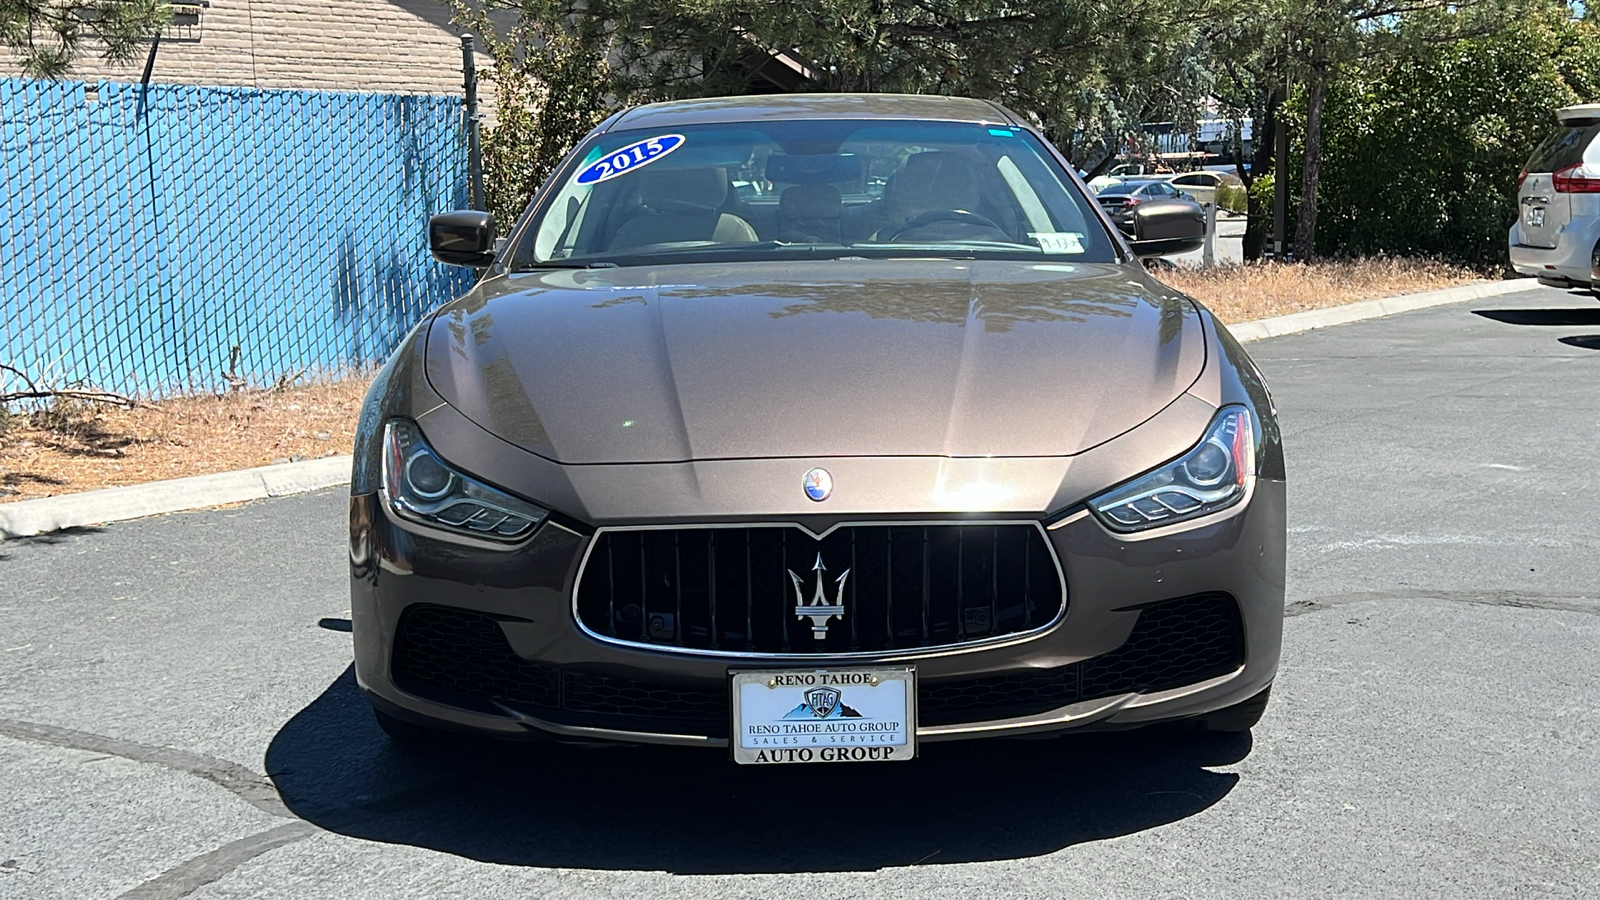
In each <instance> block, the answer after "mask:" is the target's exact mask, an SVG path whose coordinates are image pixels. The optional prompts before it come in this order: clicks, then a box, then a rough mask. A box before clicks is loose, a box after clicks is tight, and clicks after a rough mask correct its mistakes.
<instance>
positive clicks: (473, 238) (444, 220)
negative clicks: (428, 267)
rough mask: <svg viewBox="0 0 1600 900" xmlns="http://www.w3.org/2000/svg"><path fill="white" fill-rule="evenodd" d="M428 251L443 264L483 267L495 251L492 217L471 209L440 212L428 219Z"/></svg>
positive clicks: (491, 260) (489, 261) (491, 259)
mask: <svg viewBox="0 0 1600 900" xmlns="http://www.w3.org/2000/svg"><path fill="white" fill-rule="evenodd" d="M428 249H429V250H432V251H433V258H434V259H437V260H438V261H439V262H442V263H444V264H446V265H451V266H474V267H477V268H482V267H484V266H487V265H489V264H490V263H492V262H494V255H495V250H496V249H497V248H496V246H495V233H494V216H491V215H489V214H488V213H486V212H478V211H477V210H471V209H463V210H456V211H455V212H447V213H440V214H439V215H437V216H434V217H433V218H431V219H429V220H428Z"/></svg>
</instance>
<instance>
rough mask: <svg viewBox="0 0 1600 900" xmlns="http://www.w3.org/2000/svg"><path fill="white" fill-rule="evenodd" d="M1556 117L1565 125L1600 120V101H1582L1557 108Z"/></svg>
mask: <svg viewBox="0 0 1600 900" xmlns="http://www.w3.org/2000/svg"><path fill="white" fill-rule="evenodd" d="M1556 119H1557V121H1559V122H1560V123H1561V124H1563V125H1588V124H1590V123H1592V122H1596V121H1600V103H1580V104H1578V105H1577V106H1563V107H1562V108H1560V109H1558V110H1556Z"/></svg>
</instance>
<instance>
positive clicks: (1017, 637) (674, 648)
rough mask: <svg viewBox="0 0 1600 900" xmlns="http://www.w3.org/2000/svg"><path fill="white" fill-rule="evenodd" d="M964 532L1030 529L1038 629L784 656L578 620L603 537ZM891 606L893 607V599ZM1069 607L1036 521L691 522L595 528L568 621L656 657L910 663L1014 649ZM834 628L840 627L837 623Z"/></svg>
mask: <svg viewBox="0 0 1600 900" xmlns="http://www.w3.org/2000/svg"><path fill="white" fill-rule="evenodd" d="M967 527H975V528H977V527H991V528H993V527H1001V528H1026V529H1029V530H1031V531H1032V532H1033V533H1034V534H1032V535H1030V540H1031V539H1032V538H1034V537H1036V538H1037V541H1036V542H1035V543H1034V544H1033V546H1034V547H1037V549H1038V550H1040V551H1042V554H1041V556H1042V560H1041V563H1045V562H1047V563H1048V571H1049V575H1050V583H1049V584H1048V588H1049V590H1051V591H1052V592H1054V593H1053V597H1054V600H1053V602H1054V604H1055V608H1054V610H1053V611H1051V612H1050V613H1049V614H1048V615H1046V616H1043V618H1044V619H1046V621H1042V622H1039V623H1037V624H1033V623H1030V624H1029V627H1027V628H1026V629H1024V630H1014V631H1009V632H1006V633H1003V634H996V635H987V636H983V637H977V638H970V639H959V640H954V641H945V642H940V643H928V644H922V645H919V646H904V647H887V648H880V649H864V650H825V651H809V650H807V649H803V648H805V646H806V645H805V644H804V643H802V642H801V641H800V640H799V639H797V640H796V641H795V647H794V648H792V649H791V650H789V651H787V652H773V651H764V650H748V649H743V648H723V649H708V648H702V647H690V646H684V645H682V644H681V643H667V642H661V641H649V640H633V639H629V638H625V637H619V636H616V635H608V634H605V633H602V632H601V631H599V630H597V629H596V628H593V627H591V626H590V624H589V623H587V622H585V621H584V616H583V612H582V604H583V585H584V579H585V576H586V575H587V574H588V573H589V569H590V566H591V564H593V563H595V562H596V560H595V555H596V549H597V548H599V547H600V546H601V544H602V538H603V537H605V536H607V535H617V534H629V533H640V532H659V531H682V532H689V531H703V530H740V529H792V530H794V531H797V532H799V533H801V534H804V535H807V536H809V537H810V538H812V539H813V540H814V541H815V542H816V543H817V545H818V546H819V547H820V545H821V542H822V541H823V540H824V539H826V538H827V537H828V536H830V535H832V534H834V533H835V532H838V531H840V530H843V529H852V528H863V529H871V528H881V529H899V528H919V529H932V528H939V529H961V528H967ZM796 562H799V563H800V565H798V566H796V567H795V569H794V571H796V572H800V571H802V570H804V574H805V578H806V583H807V589H808V591H809V587H810V580H811V578H812V572H811V571H810V570H811V564H810V562H808V561H800V560H797V561H796ZM1041 567H1042V566H1041ZM835 568H836V567H833V566H830V569H829V571H835ZM787 580H788V579H787V575H785V583H787ZM785 590H786V594H785V596H786V597H787V598H788V599H787V600H786V602H785V603H784V607H783V609H784V615H786V616H789V617H791V618H795V621H794V624H793V626H792V627H793V630H794V631H795V632H797V633H799V632H808V631H809V630H810V625H809V624H804V623H803V622H802V621H801V620H800V619H798V618H796V617H795V615H794V611H793V595H792V594H789V593H787V590H788V589H787V588H786V589H785ZM829 590H830V592H831V591H832V585H831V580H830V587H829ZM890 602H892V600H891V601H890ZM1069 605H1070V604H1069V598H1068V593H1067V584H1066V578H1065V576H1064V574H1063V569H1062V565H1061V560H1060V557H1059V556H1058V554H1057V553H1056V550H1055V547H1054V546H1053V545H1052V544H1051V542H1050V539H1049V534H1048V532H1047V531H1046V529H1045V526H1044V523H1042V522H1040V521H1038V520H1036V519H928V520H921V519H919V520H904V521H896V520H862V521H844V522H839V523H837V524H835V525H833V526H832V527H830V528H828V529H826V530H824V531H822V532H821V533H818V532H816V531H813V530H812V529H809V528H807V527H805V526H804V525H801V524H799V523H797V522H753V523H752V522H732V523H695V524H691V525H637V526H607V527H602V528H599V529H596V531H595V533H594V534H593V536H592V537H591V539H590V541H589V543H588V545H587V546H586V547H585V548H584V552H583V556H582V559H581V560H580V562H579V565H578V571H577V576H576V578H575V579H574V582H573V590H572V617H573V621H574V622H575V623H576V624H577V626H578V628H579V630H580V631H581V632H582V633H583V634H585V635H587V636H588V637H590V638H593V639H594V640H597V641H601V642H603V643H606V644H611V645H614V646H623V647H630V648H634V649H640V650H650V651H655V652H658V653H671V654H686V655H695V656H705V657H718V658H729V659H770V660H785V661H798V662H805V661H820V660H836V659H841V658H848V659H871V658H884V657H894V658H896V659H902V658H914V657H916V656H924V655H931V654H936V653H944V652H949V651H968V650H974V649H984V648H993V647H1001V646H1006V645H1010V644H1015V643H1018V642H1021V641H1025V640H1028V639H1029V638H1032V637H1034V636H1035V635H1038V634H1041V633H1043V632H1045V631H1048V630H1049V629H1051V628H1053V627H1054V626H1056V625H1057V624H1058V623H1059V622H1060V621H1061V620H1062V619H1063V618H1064V617H1065V616H1066V614H1067V609H1068V607H1069ZM835 625H836V626H838V625H839V623H838V622H836V623H835ZM805 640H806V641H809V640H810V638H805Z"/></svg>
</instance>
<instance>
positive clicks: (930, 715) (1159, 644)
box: [917, 593, 1244, 725]
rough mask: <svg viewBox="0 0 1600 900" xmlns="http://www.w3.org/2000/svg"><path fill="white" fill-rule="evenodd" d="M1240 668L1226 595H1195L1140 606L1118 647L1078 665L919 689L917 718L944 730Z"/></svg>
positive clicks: (1238, 626) (1239, 639) (1237, 624)
mask: <svg viewBox="0 0 1600 900" xmlns="http://www.w3.org/2000/svg"><path fill="white" fill-rule="evenodd" d="M1242 665H1244V626H1243V624H1242V622H1241V621H1240V619H1239V606H1238V604H1237V603H1235V602H1234V599H1233V597H1231V596H1229V595H1227V594H1215V593H1213V594H1195V595H1192V596H1189V597H1177V598H1174V599H1172V600H1163V601H1162V602H1160V603H1156V604H1152V605H1150V606H1147V607H1145V608H1144V609H1142V610H1141V611H1140V612H1139V619H1138V621H1136V622H1135V623H1134V625H1133V632H1132V633H1131V634H1129V635H1128V640H1127V641H1125V642H1124V643H1123V645H1122V646H1121V647H1118V648H1117V649H1115V650H1113V651H1111V652H1110V653H1104V654H1101V655H1100V656H1096V657H1093V658H1092V659H1086V660H1084V661H1083V662H1080V663H1074V664H1072V665H1069V666H1061V667H1059V668H1055V669H1045V670H1043V671H1040V672H1029V673H1023V674H1017V675H1000V676H990V677H985V678H969V679H963V680H958V681H943V682H934V683H931V684H923V685H922V686H921V688H920V689H919V690H918V692H917V693H918V708H917V719H918V721H920V722H921V723H923V724H925V725H949V724H954V723H957V722H972V721H979V720H984V719H1006V718H1011V717H1014V716H1028V715H1035V714H1037V713H1042V712H1048V711H1049V710H1052V709H1058V708H1060V707H1063V706H1066V705H1067V704H1069V703H1074V702H1077V701H1078V700H1094V699H1097V698H1100V697H1112V696H1115V695H1117V694H1128V693H1152V692H1155V691H1164V690H1169V689H1171V688H1177V687H1183V686H1184V685H1187V684H1194V683H1195V682H1198V681H1204V680H1206V679H1207V678H1215V677H1217V676H1218V675H1226V674H1228V673H1229V672H1232V671H1234V670H1236V669H1238V668H1239V667H1240V666H1242Z"/></svg>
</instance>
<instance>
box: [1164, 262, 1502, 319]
mask: <svg viewBox="0 0 1600 900" xmlns="http://www.w3.org/2000/svg"><path fill="white" fill-rule="evenodd" d="M1155 275H1156V277H1157V278H1160V279H1161V280H1162V281H1164V282H1166V283H1167V284H1170V285H1172V286H1173V287H1175V288H1177V289H1178V290H1180V291H1183V292H1184V293H1185V294H1188V295H1189V296H1191V297H1194V298H1195V299H1196V300H1199V301H1200V302H1201V303H1204V304H1205V305H1206V307H1207V308H1209V309H1210V310H1211V311H1212V312H1214V313H1216V314H1217V317H1218V318H1220V319H1221V320H1222V321H1223V322H1227V323H1233V322H1248V321H1251V320H1252V319H1265V318H1267V317H1269V316H1281V315H1285V314H1287V313H1294V312H1300V311H1302V310H1307V309H1320V308H1322V307H1325V306H1340V305H1342V304H1345V303H1353V302H1355V301H1357V300H1372V299H1376V298H1378V297H1393V296H1396V295H1399V294H1417V293H1421V292H1423V291H1432V290H1437V289H1439V288H1447V287H1454V286H1456V285H1459V284H1467V283H1469V282H1472V281H1477V280H1478V279H1479V278H1481V277H1482V276H1480V275H1479V274H1478V273H1477V272H1474V271H1473V270H1471V269H1466V268H1462V267H1460V266H1454V265H1450V264H1448V263H1442V262H1437V261H1435V260H1425V259H1358V260H1334V261H1330V262H1317V263H1312V264H1310V265H1295V264H1286V265H1276V264H1273V263H1247V264H1245V265H1237V266H1220V267H1217V268H1213V269H1162V270H1160V271H1158V272H1156V273H1155Z"/></svg>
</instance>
